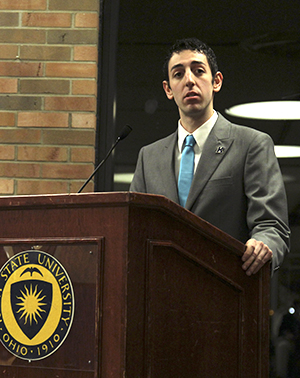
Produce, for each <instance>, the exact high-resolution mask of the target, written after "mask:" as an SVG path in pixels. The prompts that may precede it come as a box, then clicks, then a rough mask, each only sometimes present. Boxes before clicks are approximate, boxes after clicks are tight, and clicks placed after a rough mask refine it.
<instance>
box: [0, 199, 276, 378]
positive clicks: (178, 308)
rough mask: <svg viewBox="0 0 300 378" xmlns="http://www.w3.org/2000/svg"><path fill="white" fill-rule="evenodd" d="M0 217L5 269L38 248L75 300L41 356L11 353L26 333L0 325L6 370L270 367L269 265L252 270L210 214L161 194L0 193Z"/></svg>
mask: <svg viewBox="0 0 300 378" xmlns="http://www.w3.org/2000/svg"><path fill="white" fill-rule="evenodd" d="M0 214H1V227H0V266H3V265H4V264H6V263H7V261H8V260H9V259H13V258H14V256H15V255H16V254H18V253H20V252H22V251H30V250H31V251H43V252H45V253H47V254H49V255H51V256H53V257H55V259H56V260H57V261H59V263H60V264H62V266H63V267H64V268H65V270H66V271H67V273H68V275H69V278H70V280H71V282H72V285H73V290H74V297H75V307H74V308H75V310H74V318H73V324H72V326H71V328H70V331H69V333H68V335H67V336H66V338H65V340H64V341H63V343H62V344H61V345H60V347H59V348H58V349H57V350H55V351H54V352H53V353H52V354H49V355H47V356H46V357H44V358H41V359H36V360H29V359H26V358H25V359H24V358H18V357H17V356H16V355H15V354H12V353H11V351H9V348H10V349H11V350H12V348H14V350H13V351H14V352H16V351H17V350H19V349H20V346H19V345H18V342H19V341H18V340H13V339H12V337H11V336H10V335H8V334H7V333H6V332H4V331H3V328H1V330H2V336H1V337H2V340H1V341H2V343H1V344H0V376H1V377H14V378H55V377H59V378H125V377H126V378H198V377H199V378H200V377H201V378H238V377H240V378H248V377H249V378H254V377H255V378H258V377H260V378H267V377H268V376H269V364H268V360H269V349H268V345H269V275H270V271H269V269H270V268H269V266H267V265H266V266H265V267H264V268H263V269H262V270H261V271H260V272H259V273H258V274H256V275H254V276H251V277H248V276H246V274H245V272H244V271H243V270H242V268H241V265H242V262H241V255H242V252H243V250H244V246H243V244H241V243H240V242H238V241H237V240H235V239H233V238H232V237H230V236H228V235H227V234H225V233H223V232H221V231H220V230H218V229H216V228H215V227H213V226H211V225H210V224H209V223H207V222H205V221H203V220H202V219H200V218H198V217H197V216H195V215H194V214H192V213H190V212H189V211H186V210H184V209H183V208H181V207H180V206H178V205H176V204H174V203H173V202H172V201H170V200H168V199H166V198H164V197H162V196H154V195H145V194H138V193H127V192H126V193H125V192H124V193H117V192H114V193H92V194H71V195H49V196H23V197H2V198H0ZM220 216H221V215H220ZM28 253H29V252H28ZM18 261H20V258H19V260H15V265H16V266H15V269H17V265H18ZM24 261H26V259H25V258H24ZM9 266H10V267H11V268H12V271H11V272H10V273H13V272H14V268H13V265H9ZM27 270H28V269H27ZM52 270H53V271H54V268H53V269H52ZM6 272H8V268H7V269H6V271H3V270H2V273H1V276H2V279H3V278H4V279H6V278H7V277H6V276H5V273H6ZM31 273H32V272H31ZM7 276H8V274H7ZM28 277H29V278H30V279H31V278H34V277H35V275H34V274H33V273H32V274H31V277H30V274H28ZM29 278H28V279H29ZM7 281H8V280H7ZM28 282H29V281H28ZM30 282H31V281H30ZM1 290H2V292H1ZM3 292H4V290H3V289H0V294H3ZM24 296H25V295H24ZM3 298H4V295H2V296H1V309H2V311H6V306H9V304H8V303H4V300H3ZM22 299H24V298H22ZM24 301H25V299H24ZM26 311H27V312H29V310H26ZM24 313H25V310H24ZM36 322H38V320H37V321H36ZM2 324H3V318H2V317H0V327H2ZM12 340H13V342H12ZM31 341H32V342H31V345H32V347H28V346H27V348H26V349H23V351H25V350H26V351H28V353H29V352H30V351H31V348H33V346H34V348H36V347H35V344H34V339H33V340H31ZM2 344H3V345H2ZM52 344H53V342H52V343H51V340H50V338H49V340H44V341H43V342H42V344H41V348H40V346H39V347H38V349H34V350H35V351H36V350H38V352H39V353H41V352H42V353H43V351H47V352H49V349H51V347H53V345H52ZM18 348H19V349H18ZM23 348H25V346H23ZM24 353H25V352H24ZM39 355H40V354H39ZM21 357H22V356H21Z"/></svg>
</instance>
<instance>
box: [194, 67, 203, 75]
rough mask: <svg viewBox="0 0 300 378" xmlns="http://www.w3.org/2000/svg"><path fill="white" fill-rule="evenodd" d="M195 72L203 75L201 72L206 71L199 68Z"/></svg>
mask: <svg viewBox="0 0 300 378" xmlns="http://www.w3.org/2000/svg"><path fill="white" fill-rule="evenodd" d="M195 72H196V74H197V75H201V74H203V73H204V70H203V69H202V68H197V69H196V70H195Z"/></svg>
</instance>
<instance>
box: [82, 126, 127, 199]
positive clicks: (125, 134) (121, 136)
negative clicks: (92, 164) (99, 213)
mask: <svg viewBox="0 0 300 378" xmlns="http://www.w3.org/2000/svg"><path fill="white" fill-rule="evenodd" d="M131 131H132V128H131V127H130V126H129V125H125V126H124V127H123V129H122V131H121V133H120V135H119V136H118V138H117V139H116V141H115V143H114V144H113V145H112V146H111V148H110V150H109V151H108V153H107V155H106V156H105V158H104V159H103V160H102V161H101V162H100V163H99V164H98V166H97V167H96V169H95V170H94V172H93V173H92V174H91V175H90V177H89V178H88V179H87V180H86V182H85V183H84V184H83V185H82V187H81V188H80V189H79V190H78V192H77V193H81V192H82V190H83V189H84V188H85V187H86V186H87V184H88V183H89V182H90V181H91V179H92V178H93V177H94V176H95V174H96V173H97V172H98V171H99V169H100V168H101V167H102V165H103V164H104V163H105V162H106V160H107V159H108V158H109V156H110V154H111V153H112V152H113V150H114V149H115V147H116V146H117V144H118V143H119V142H120V140H123V139H125V138H126V137H127V136H128V134H130V133H131Z"/></svg>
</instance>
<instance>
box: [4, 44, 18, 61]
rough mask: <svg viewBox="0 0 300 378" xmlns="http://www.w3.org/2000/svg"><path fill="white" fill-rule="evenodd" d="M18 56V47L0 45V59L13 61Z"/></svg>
mask: <svg viewBox="0 0 300 378" xmlns="http://www.w3.org/2000/svg"><path fill="white" fill-rule="evenodd" d="M17 55H18V46H16V45H0V59H15V58H16V57H17Z"/></svg>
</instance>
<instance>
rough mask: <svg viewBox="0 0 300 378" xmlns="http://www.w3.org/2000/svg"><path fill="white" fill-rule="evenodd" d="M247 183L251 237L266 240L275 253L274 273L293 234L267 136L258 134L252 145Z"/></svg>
mask: <svg viewBox="0 0 300 378" xmlns="http://www.w3.org/2000/svg"><path fill="white" fill-rule="evenodd" d="M244 180H245V194H246V196H247V200H248V210H247V223H248V228H249V230H250V237H251V238H254V239H256V240H260V241H263V242H264V243H265V244H267V245H268V247H269V248H270V249H271V250H272V251H273V260H272V268H273V271H274V270H276V269H278V268H279V266H280V264H281V263H282V261H283V258H284V256H285V254H286V253H287V252H288V250H289V234H290V232H289V227H288V212H287V200H286V194H285V188H284V184H283V180H282V176H281V171H280V168H279V164H278V161H277V159H276V156H275V152H274V145H273V142H272V140H271V138H270V137H269V136H268V135H266V134H259V135H258V136H257V137H256V138H255V139H254V140H253V141H252V143H251V144H250V146H249V150H248V153H247V155H246V162H245V174H244Z"/></svg>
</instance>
